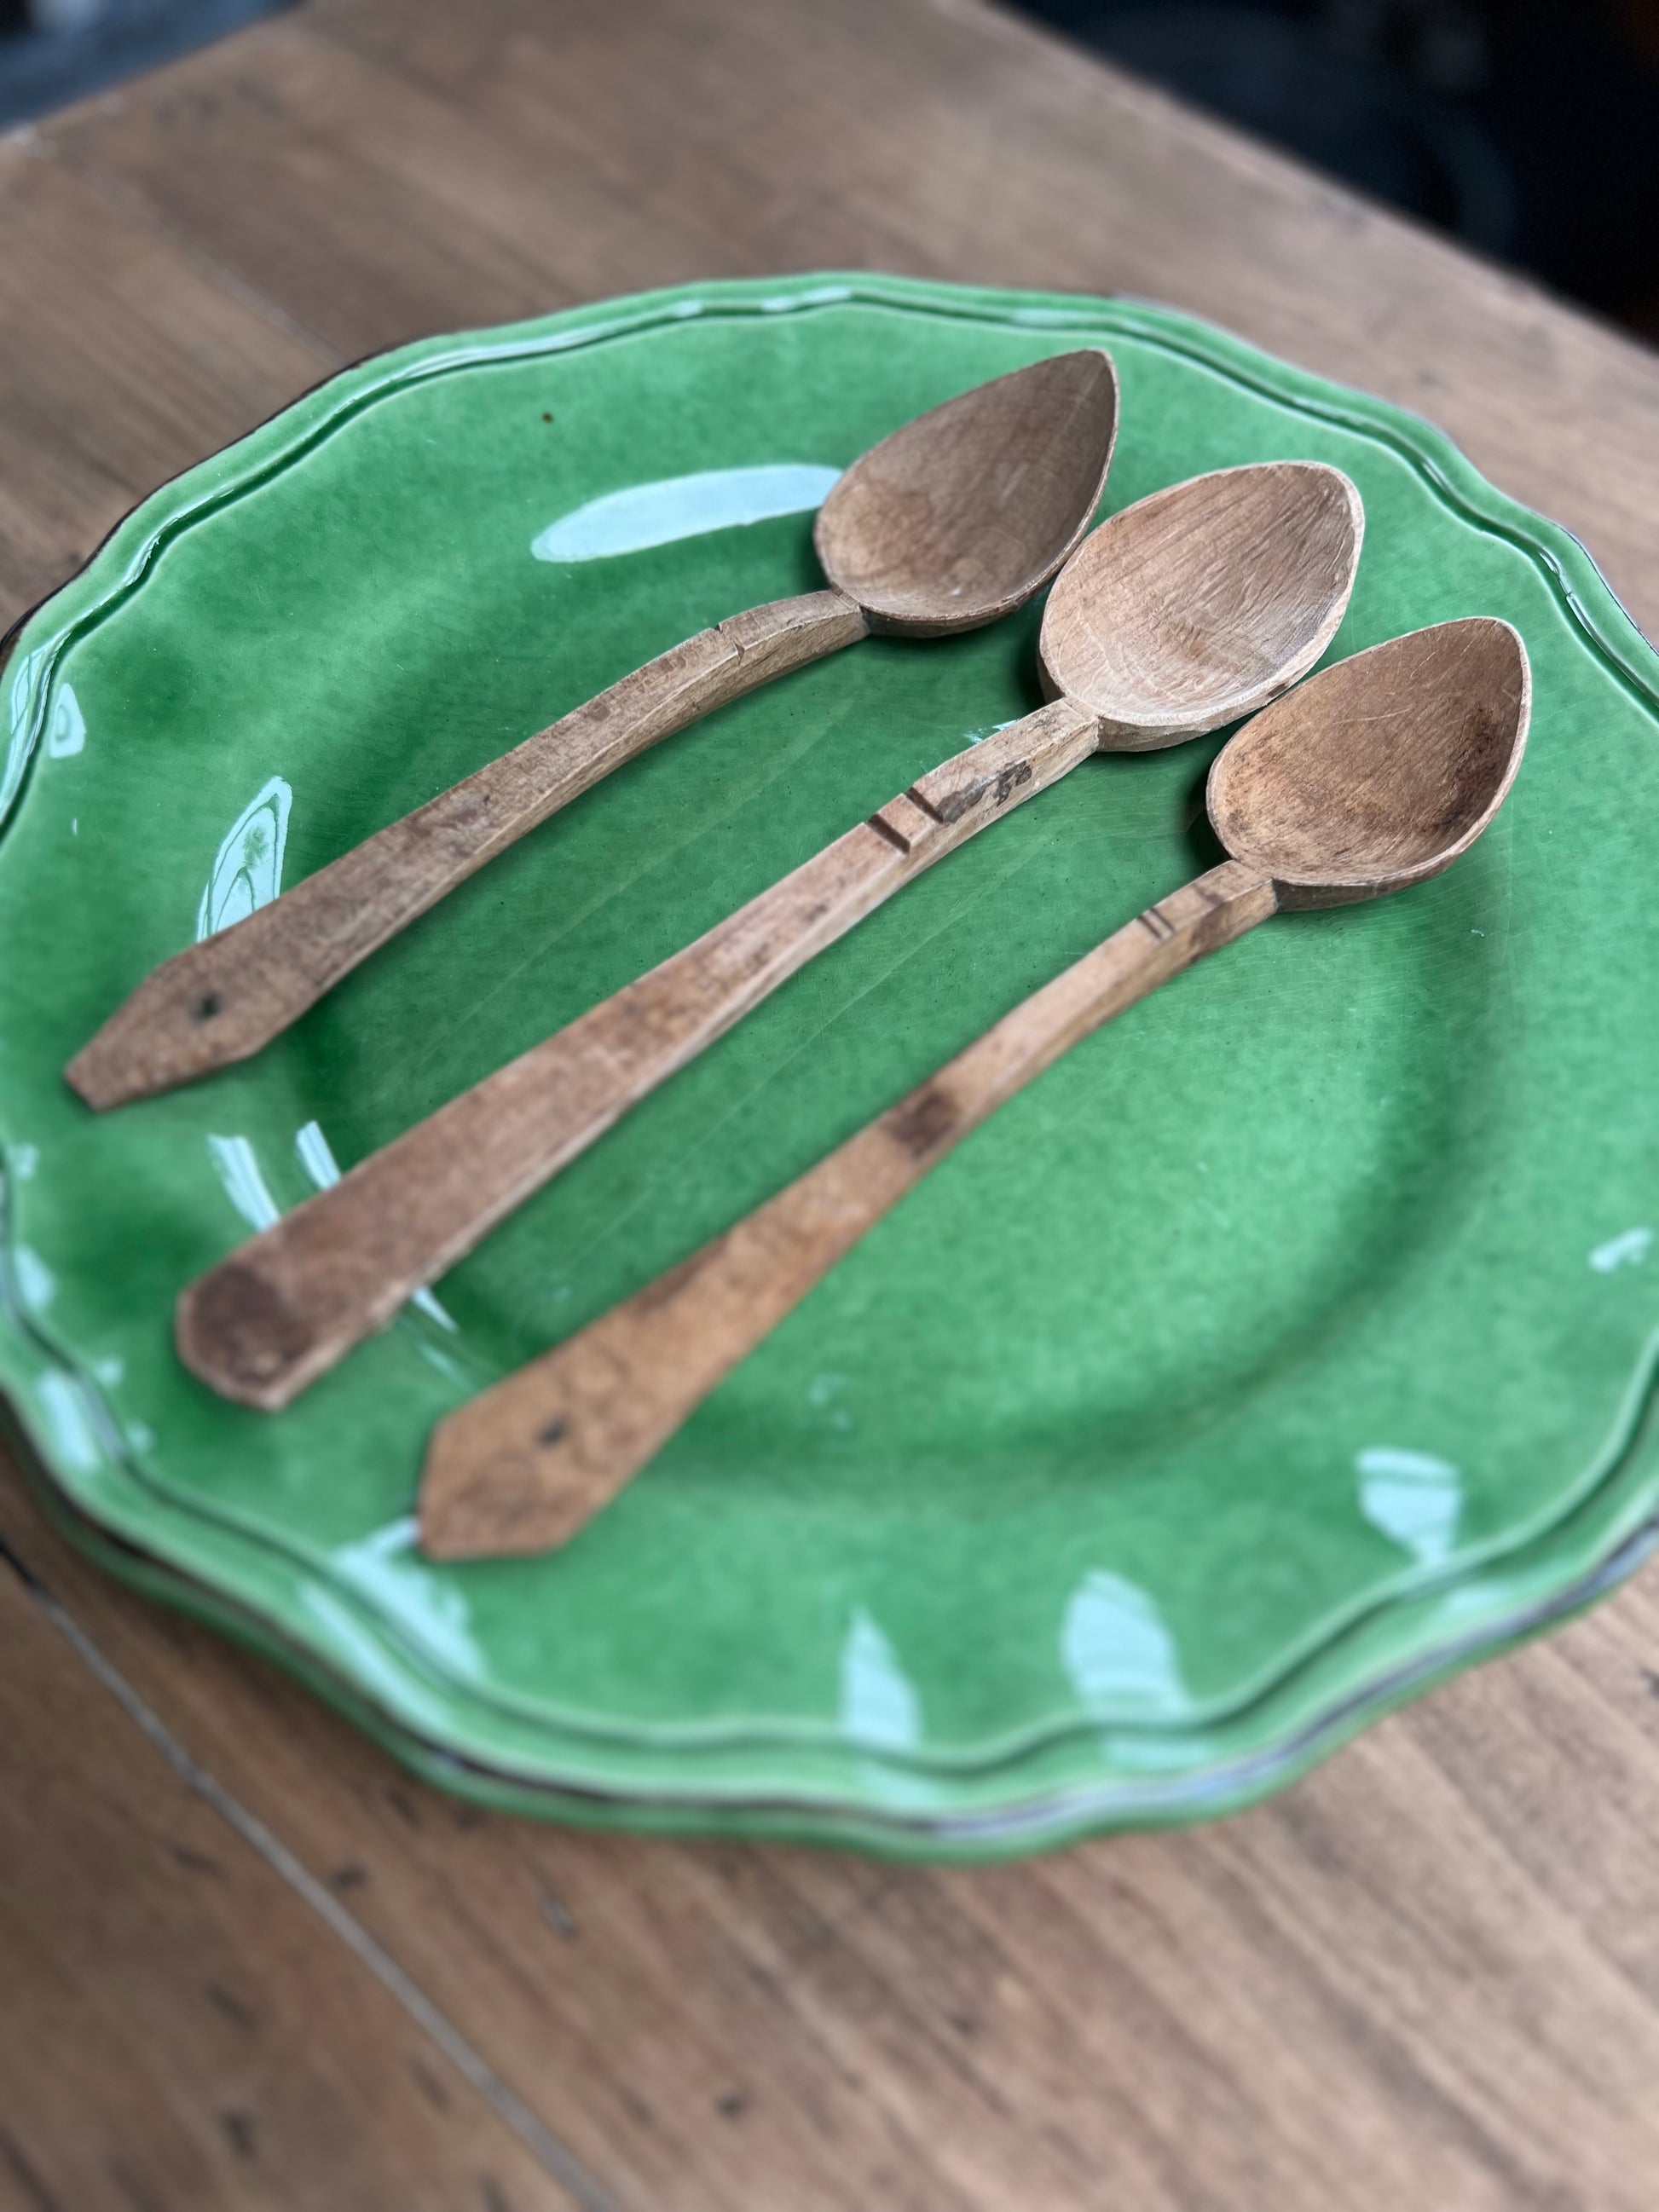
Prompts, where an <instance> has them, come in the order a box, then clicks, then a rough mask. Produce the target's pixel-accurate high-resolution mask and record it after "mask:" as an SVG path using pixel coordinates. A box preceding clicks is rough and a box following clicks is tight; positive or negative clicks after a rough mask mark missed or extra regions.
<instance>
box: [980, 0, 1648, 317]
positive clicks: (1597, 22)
mask: <svg viewBox="0 0 1659 2212" xmlns="http://www.w3.org/2000/svg"><path fill="white" fill-rule="evenodd" d="M1020 4H1021V5H1022V7H1023V8H1024V12H1025V13H1027V14H1028V15H1036V16H1038V17H1040V18H1041V19H1042V21H1044V22H1046V23H1048V24H1049V25H1050V26H1052V27H1054V29H1056V30H1060V31H1063V32H1065V33H1066V34H1067V35H1069V36H1070V37H1072V38H1073V39H1075V40H1078V41H1079V42H1080V43H1081V44H1083V45H1085V46H1092V47H1094V48H1095V49H1096V50H1097V52H1100V53H1102V54H1103V55H1105V56H1106V57H1107V58H1109V59H1110V60H1112V61H1115V62H1120V63H1121V64H1123V65H1124V66H1125V67H1126V68H1127V69H1131V70H1135V71H1136V72H1137V73H1138V74H1139V75H1140V76H1145V77H1150V78H1152V79H1154V80H1155V81H1156V82H1158V83H1160V84H1164V85H1166V86H1168V87H1169V88H1170V90H1171V91H1174V92H1176V93H1179V94H1181V95H1182V97H1183V98H1185V99H1187V100H1192V101H1193V102H1194V103H1195V104H1196V105H1198V106H1201V107H1207V108H1211V109H1213V110H1214V111H1215V112H1217V113H1218V114H1221V115H1225V116H1226V117H1228V118H1230V119H1231V121H1233V122H1235V123H1237V124H1240V125H1243V128H1244V129H1246V130H1248V131H1253V132H1255V135H1256V136H1257V137H1261V138H1267V139H1271V140H1272V141H1273V142H1274V143H1276V144H1278V145H1279V146H1282V147H1283V148H1285V150H1286V151H1288V152H1290V153H1292V154H1297V155H1300V156H1301V157H1302V158H1303V160H1304V161H1312V162H1315V163H1316V164H1317V165H1318V167H1321V168H1323V169H1328V170H1330V171H1332V172H1334V173H1335V174H1336V175H1337V176H1339V177H1342V178H1344V179H1346V180H1347V181H1348V182H1349V183H1350V184H1353V185H1358V186H1359V187H1360V188H1361V190H1362V191H1367V192H1369V193H1370V194H1371V195H1372V196H1373V197H1376V198H1377V199H1382V200H1388V201H1390V202H1392V204H1394V205H1395V206H1396V207H1399V208H1402V209H1405V210H1407V211H1408V212H1409V213H1411V214H1412V215H1414V216H1418V217H1419V218H1420V219H1421V220H1422V221H1423V222H1430V223H1433V224H1435V225H1437V227H1438V228H1440V229H1442V230H1445V231H1449V232H1450V233H1451V234H1453V235H1454V236H1455V237H1457V238H1459V239H1462V240H1463V241H1464V243H1465V244H1467V245H1468V246H1474V247H1476V248H1478V249H1479V250H1480V251H1481V252H1485V253H1487V254H1490V255H1492V256H1493V257H1494V258H1497V259H1499V260H1503V261H1509V262H1513V263H1516V264H1518V265H1519V266H1520V267H1522V268H1524V269H1528V270H1531V271H1533V273H1534V275H1536V276H1540V277H1541V278H1542V279H1543V280H1544V281H1545V283H1547V284H1550V285H1552V286H1553V287H1554V289H1556V290H1558V291H1560V292H1565V293H1567V294H1569V295H1571V296H1572V297H1573V298H1574V299H1577V300H1579V301H1583V303H1584V304H1585V305H1586V306H1588V307H1593V308H1595V309H1596V310H1597V311H1598V312H1599V313H1601V314H1603V315H1606V316H1608V317H1611V318H1612V319H1613V320H1615V321H1617V322H1620V323H1623V324H1624V325H1626V326H1627V327H1628V328H1629V329H1631V330H1633V331H1639V332H1640V333H1641V334H1642V335H1643V336H1644V337H1647V338H1649V339H1651V340H1655V341H1659V0H1162V4H1152V0H1020Z"/></svg>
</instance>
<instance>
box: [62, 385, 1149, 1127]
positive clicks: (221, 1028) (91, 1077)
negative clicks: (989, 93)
mask: <svg viewBox="0 0 1659 2212" xmlns="http://www.w3.org/2000/svg"><path fill="white" fill-rule="evenodd" d="M1116 435H1117V372H1116V370H1115V368H1114V366H1113V364H1112V359H1111V356H1110V355H1109V354H1107V353H1104V352H1103V351H1101V350H1100V349H1098V348H1093V347H1089V348H1084V349H1081V350H1079V351H1078V352H1075V353H1064V354H1057V355H1054V356H1052V357H1051V358H1050V359H1048V360H1047V361H1039V362H1032V363H1031V365H1030V367H1029V368H1021V369H1016V370H1015V371H1014V372H1013V374H1012V375H1009V376H1000V377H997V378H995V379H994V380H993V381H992V382H991V383H989V384H981V385H980V386H978V387H977V388H976V389H975V390H974V391H972V392H963V393H962V394H961V396H960V397H959V398H955V399H947V400H946V401H945V404H944V405H943V406H940V407H935V408H933V410H931V411H930V412H929V413H927V414H926V415H920V416H917V417H916V419H915V422H907V423H906V424H905V425H904V426H903V428H901V429H898V430H895V431H894V432H893V434H892V435H891V436H890V437H887V438H884V439H883V440H882V441H881V443H880V444H879V445H878V446H873V447H871V449H870V451H869V452H868V453H865V454H864V455H862V456H861V458H860V459H858V460H856V461H854V463H853V465H852V466H851V467H850V468H849V469H848V471H847V472H846V473H845V475H844V476H842V478H841V480H840V482H839V483H837V484H836V487H835V489H834V490H833V491H831V493H830V494H829V498H828V499H827V500H826V501H824V503H823V507H822V508H821V509H820V510H819V513H818V517H817V526H816V527H815V529H814V532H813V541H814V543H815V544H816V545H817V553H818V558H819V560H820V561H821V562H822V563H823V570H824V574H826V575H827V576H828V577H829V580H830V582H831V584H832V585H834V586H836V588H835V589H834V590H833V591H828V592H807V593H806V594H805V596H804V597H803V598H799V599H776V600H774V601H773V602H772V603H771V604H770V605H768V606H763V607H755V608H753V609H751V610H750V611H749V612H748V613H747V614H741V615H734V616H733V617H732V618H731V619H730V620H729V621H726V622H723V623H720V624H719V625H718V626H717V627H716V628H715V629H706V630H703V631H702V632H700V633H699V635H697V636H696V637H694V638H690V639H688V640H687V641H686V642H685V644H684V645H677V646H675V647H672V648H671V651H669V652H667V653H660V654H659V656H658V657H657V659H655V660H652V661H647V664H646V665H645V666H644V667H643V668H641V669H637V670H635V672H634V674H633V675H631V676H624V677H623V678H622V680H621V682H620V683H617V684H612V685H611V688H610V690H608V691H602V692H601V693H600V694H599V697H598V698H597V699H591V700H589V702H587V704H586V706H584V707H578V708H576V709H575V711H574V713H573V714H567V715H565V716H564V717H563V719H562V720H560V721H557V722H555V723H554V724H553V725H552V726H551V727H550V728H548V729H545V730H543V731H542V732H540V733H539V735H538V736H536V737H533V738H526V740H525V742H524V743H523V744H520V745H517V746H515V747H514V748H513V750H512V751H511V752H509V753H504V754H503V755H502V756H501V758H500V759H499V760H495V761H491V762H490V763H489V765H488V766H487V767H485V768H481V769H478V770H477V772H476V773H475V774H473V775H469V776H467V777H466V778H465V780H464V781H462V782H460V783H458V784H455V785H454V786H453V787H452V788H451V789H449V790H448V791H445V792H441V793H439V795H438V796H437V798H435V799H428V802H427V804H426V805H424V806H421V807H417V808H416V811H415V812H414V813H412V814H406V815H405V816H404V817H403V819H402V820H401V821H400V822H394V823H392V824H391V825H390V826H389V827H388V828H386V829H381V830H378V831H377V832H376V833H375V835H374V836H372V837H370V838H368V839H367V840H366V841H365V842H363V843H362V844H361V845H359V846H357V847H356V848H355V849H354V850H353V851H351V852H349V853H347V854H343V856H342V858H341V859H339V860H334V861H331V862H330V864H329V865H328V866H327V867H325V868H321V869H319V871H318V872H317V873H316V874H315V875H314V876H308V877H307V878H306V879H305V880H304V882H302V883H300V884H295V887H294V889H293V890H290V891H285V892H283V896H281V897H280V898H278V899H276V900H273V901H272V902H271V903H270V905H269V906H265V907H261V908H258V910H257V911H256V912H255V913H253V914H251V915H247V916H246V918H245V919H244V920H242V921H239V922H235V923H234V924H233V925H232V926H231V927H230V928H228V929H223V930H221V931H220V932H219V933H218V934H217V935H216V936H214V937H210V938H208V939H205V940H204V942H203V943H202V944H200V945H191V946H190V947H189V949H188V950H187V951H184V952H180V953H178V954H176V955H175V956H174V957H173V958H172V959H171V960H167V961H163V963H161V966H160V967H159V968H157V969H155V970H154V971H153V973H152V974H150V975H148V976H147V977H146V978H145V980H144V981H143V982H142V983H140V984H139V986H138V987H137V990H136V991H134V992H133V994H132V995H131V998H129V999H128V1000H126V1001H125V1004H124V1005H123V1006H119V1007H118V1008H117V1010H116V1012H114V1013H113V1014H112V1015H111V1016H110V1018H109V1019H108V1020H107V1021H106V1023H105V1024H104V1025H103V1027H102V1028H101V1029H100V1030H99V1031H98V1033H97V1035H96V1036H94V1037H93V1038H92V1039H91V1041H90V1042H88V1044H86V1045H84V1046H83V1047H82V1049H81V1050H80V1051H79V1052H78V1053H77V1054H76V1056H75V1058H74V1059H73V1060H70V1064H69V1066H68V1067H67V1068H65V1070H64V1074H65V1075H66V1077H67V1078H68V1079H69V1081H70V1084H71V1085H73V1086H74V1088H75V1089H76V1091H79V1092H80V1094H81V1096H82V1097H83V1098H84V1099H85V1100H86V1102H87V1103H88V1105H89V1106H93V1107H96V1108H99V1109H103V1108H106V1107H110V1106H119V1105H123V1104H125V1103H126V1102H127V1101H128V1100H130V1099H133V1098H143V1097H149V1095H150V1094H151V1093H152V1092H154V1091H168V1090H171V1089H172V1088H173V1085H175V1084H179V1083H188V1082H190V1081H191V1079H193V1078H195V1077H197V1076H199V1075H205V1074H206V1073H208V1072H209V1071H210V1069H213V1068H217V1067H225V1066H228V1065H229V1064H230V1063H231V1062H232V1061H234V1060H246V1059H247V1058H248V1057H249V1056H250V1055H251V1054H253V1053H256V1052H258V1050H259V1049H260V1048H261V1047H262V1046H263V1045H265V1044H268V1043H269V1042H270V1040H271V1038H272V1037H274V1036H277V1035H278V1034H279V1032H280V1031H282V1030H285V1029H286V1028H288V1026H289V1024H290V1023H291V1022H295V1021H297V1020H298V1019H299V1018H300V1016H301V1014H302V1013H304V1012H305V1011H306V1009H307V1007H308V1006H314V1005H315V1004H316V1002H317V1000H319V999H320V998H321V997H322V995H323V994H324V993H325V991H329V990H331V989H332V988H333V987H334V986H335V984H336V983H337V982H338V981H340V979H341V978H342V976H344V975H349V974H350V972H351V970H352V969H354V968H356V966H357V965H358V964H359V963H360V962H362V961H364V960H366V959H367V958H368V956H369V954H370V953H371V952H374V951H377V950H378V949H379V947H380V946H381V945H384V944H385V943H386V940H387V939H389V938H392V937H394V936H396V934H397V933H398V931H399V930H400V929H402V928H404V927H405V926H406V925H407V924H408V923H410V922H411V921H414V919H415V917H416V915H421V914H424V913H425V912H426V910H427V908H428V907H430V906H434V905H435V904H436V903H437V902H438V900H440V899H441V898H442V897H443V896H444V895H445V893H446V892H447V891H452V890H454V888H455V886H456V884H459V883H463V882H465V879H466V878H467V877H468V876H470V875H472V874H474V873H475V872H477V870H478V869H479V868H481V867H483V865H484V863H485V862H486V861H487V860H493V859H494V858H495V855H496V854H497V853H500V852H503V851H505V849H506V848H507V846H509V845H510V844H512V843H513V842H514V841H515V840H516V839H518V838H520V837H522V836H524V835H525V834H526V831H527V830H530V829H534V828H535V827H536V825H537V824H538V823H540V822H544V821H546V819H547V818H548V817H549V816H550V815H551V814H555V813H556V812H557V811H558V810H559V809H560V808H561V807H562V806H568V805H569V804H570V802H571V800H572V799H575V798H577V797H579V796H580V793H582V792H584V791H586V790H587V789H588V788H589V787H590V786H591V785H592V784H595V783H597V782H599V780H600V778H601V777H603V776H606V775H610V773H611V770H612V769H615V768H619V767H620V766H621V765H622V763H623V762H624V761H627V760H632V759H633V758H634V757H635V754H637V753H642V752H644V751H645V750H647V748H648V747H649V746H651V745H654V744H657V742H658V741H659V739H660V738H665V737H667V736H669V735H670V733H671V732H673V731H675V730H680V729H684V727H685V726H686V724H687V723H688V722H692V721H695V720H696V719H697V717H698V716H699V715H700V714H708V712H709V710H710V709H711V708H714V707H719V706H721V705H723V704H724V703H725V702H726V701H727V700H728V699H735V698H738V696H740V695H741V694H742V693H744V692H745V691H752V690H755V689H756V688H757V686H758V685H760V684H765V683H769V681H770V680H771V678H773V677H775V676H781V675H783V674H785V673H786V671H788V670H790V669H792V668H800V667H803V666H804V665H805V664H806V663H807V662H808V661H811V660H817V659H822V658H823V655H824V654H825V653H833V652H835V651H836V648H837V647H841V646H843V645H851V644H853V643H854V642H855V641H856V640H858V639H859V638H861V637H864V636H866V635H869V634H870V633H871V632H872V631H878V632H890V633H892V634H895V635H904V636H910V637H944V636H947V635H951V633H953V632H955V631H957V630H967V629H978V628H979V627H980V626H981V624H982V623H991V622H995V621H996V620H997V619H998V618H999V617H1000V616H1002V615H1006V614H1008V613H1010V612H1011V611H1012V610H1013V609H1014V608H1015V607H1018V606H1020V605H1024V602H1025V601H1026V600H1027V599H1030V596H1031V594H1032V593H1033V592H1036V591H1039V590H1040V589H1041V588H1042V586H1043V585H1044V584H1046V583H1047V582H1048V579H1049V578H1050V577H1051V576H1052V575H1053V574H1054V571H1055V570H1056V569H1057V568H1059V567H1060V564H1061V563H1062V562H1064V561H1065V559H1066V556H1067V555H1068V554H1069V553H1070V552H1071V551H1072V550H1073V547H1074V546H1075V545H1076V544H1077V543H1078V540H1079V538H1081V537H1082V535H1083V533H1084V532H1085V530H1086V529H1087V528H1088V526H1089V524H1090V521H1091V519H1092V517H1093V514H1094V511H1095V509H1096V507H1097V506H1098V505H1099V503H1100V495H1101V492H1102V490H1103V488H1104V485H1105V482H1106V471H1107V467H1108V465H1109V462H1110V460H1111V455H1112V446H1113V442H1114V441H1115V437H1116Z"/></svg>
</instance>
